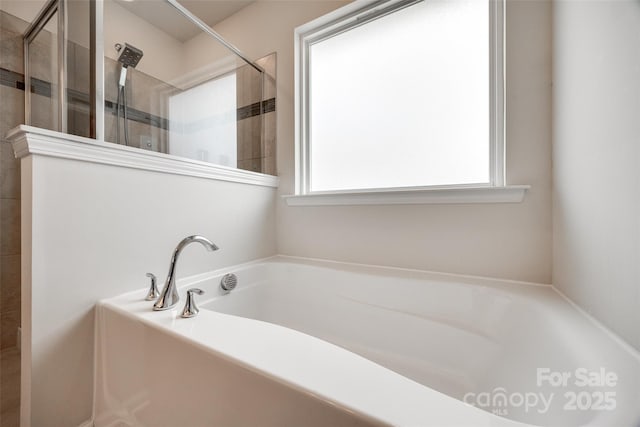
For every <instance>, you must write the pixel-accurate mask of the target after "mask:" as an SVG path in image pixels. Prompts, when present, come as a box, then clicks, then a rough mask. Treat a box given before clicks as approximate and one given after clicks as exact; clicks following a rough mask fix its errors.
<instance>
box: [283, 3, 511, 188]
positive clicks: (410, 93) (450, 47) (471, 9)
mask: <svg viewBox="0 0 640 427" xmlns="http://www.w3.org/2000/svg"><path fill="white" fill-rule="evenodd" d="M501 1H502V0H424V1H416V0H408V1H407V0H405V1H402V0H400V1H397V0H391V1H384V2H375V3H371V2H366V3H362V2H355V3H352V4H351V5H349V6H347V7H345V8H342V9H339V10H338V11H336V12H334V13H332V14H329V15H328V16H327V17H323V18H320V19H319V20H316V21H313V22H311V23H309V24H307V25H305V26H303V27H300V28H299V29H298V30H297V31H296V43H297V49H296V51H297V55H298V56H297V61H296V62H297V63H296V67H297V68H296V78H297V81H296V84H297V94H298V96H297V99H298V106H297V110H296V124H297V145H296V147H297V150H298V152H297V194H300V195H305V194H323V193H327V192H330V193H341V192H363V191H365V192H367V191H390V190H394V189H395V190H397V189H402V190H407V189H416V188H443V187H444V188H451V187H463V188H468V187H501V186H503V185H504V179H503V174H504V167H503V164H504V154H503V153H504V149H503V139H504V138H503V133H504V132H503V86H504V84H503V72H502V51H503V49H502V40H503V38H502V29H503V25H502V2H501Z"/></svg>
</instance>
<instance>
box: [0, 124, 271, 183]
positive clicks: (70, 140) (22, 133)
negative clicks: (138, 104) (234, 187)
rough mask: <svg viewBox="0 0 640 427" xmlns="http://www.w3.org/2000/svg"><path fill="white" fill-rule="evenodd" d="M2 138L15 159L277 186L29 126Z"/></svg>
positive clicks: (257, 177)
mask: <svg viewBox="0 0 640 427" xmlns="http://www.w3.org/2000/svg"><path fill="white" fill-rule="evenodd" d="M6 139H7V140H9V141H11V143H12V146H13V150H14V152H15V155H16V158H22V157H26V156H29V155H33V154H35V155H41V156H49V157H58V158H63V159H71V160H78V161H84V162H91V163H99V164H104V165H113V166H120V167H125V168H131V169H141V170H148V171H153V172H161V173H168V174H174V175H184V176H192V177H198V178H205V179H213V180H220V181H230V182H238V183H243V184H252V185H260V186H264V187H277V186H278V184H279V178H278V177H277V176H272V175H265V174H261V173H257V172H251V171H245V170H242V169H236V168H231V167H228V166H219V165H214V164H212V163H207V162H201V161H198V160H191V159H186V158H183V157H178V156H173V155H170V154H164V153H156V152H155V151H146V150H142V149H139V148H134V147H126V146H123V145H118V144H113V143H110V142H104V141H97V140H95V139H91V138H84V137H80V136H75V135H69V134H64V133H60V132H55V131H51V130H46V129H40V128H36V127H33V126H26V125H21V126H18V127H17V128H15V129H13V130H11V131H10V132H9V133H8V134H7V137H6Z"/></svg>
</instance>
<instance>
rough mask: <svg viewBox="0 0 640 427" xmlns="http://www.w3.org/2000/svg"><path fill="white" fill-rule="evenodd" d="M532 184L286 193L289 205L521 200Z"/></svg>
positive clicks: (513, 201) (475, 202)
mask: <svg viewBox="0 0 640 427" xmlns="http://www.w3.org/2000/svg"><path fill="white" fill-rule="evenodd" d="M529 188H530V186H529V185H507V186H502V187H492V186H479V187H449V188H415V189H396V190H367V191H358V192H335V193H314V194H303V195H291V196H282V197H283V198H284V199H285V201H286V202H287V205H288V206H349V205H416V204H466V203H469V204H477V203H520V202H522V200H524V194H525V192H526V191H527V190H528V189H529Z"/></svg>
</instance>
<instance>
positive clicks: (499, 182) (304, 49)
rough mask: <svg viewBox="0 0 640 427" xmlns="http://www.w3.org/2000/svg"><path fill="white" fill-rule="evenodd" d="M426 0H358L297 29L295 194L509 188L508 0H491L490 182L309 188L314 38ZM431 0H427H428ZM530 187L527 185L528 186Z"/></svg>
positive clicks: (324, 37)
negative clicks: (506, 127)
mask: <svg viewBox="0 0 640 427" xmlns="http://www.w3.org/2000/svg"><path fill="white" fill-rule="evenodd" d="M421 1H425V0H380V1H375V2H371V1H368V0H357V1H355V2H353V3H351V4H349V5H347V6H345V7H342V8H340V9H338V10H336V11H333V12H331V13H329V14H327V15H325V16H322V17H320V18H318V19H316V20H314V21H312V22H310V23H308V24H305V25H303V26H301V27H298V28H297V29H296V31H295V56H296V58H295V99H296V111H295V139H296V141H295V150H296V153H295V160H296V165H295V169H296V171H295V194H296V195H298V196H313V195H327V194H336V195H348V194H361V193H368V194H375V193H382V194H387V195H388V194H391V193H398V192H406V191H407V190H411V191H421V190H426V191H427V192H428V193H429V194H433V192H434V191H436V190H456V189H473V188H483V189H486V188H487V187H490V188H496V189H498V188H505V187H506V184H505V182H506V181H505V121H504V114H505V108H504V105H505V97H504V95H505V89H504V88H505V79H504V76H505V72H504V51H505V49H504V28H505V25H504V1H505V0H489V1H488V7H489V40H488V41H489V44H490V46H489V91H490V95H489V98H490V105H489V111H490V118H489V141H490V143H489V174H490V177H489V183H486V184H454V185H447V186H435V185H433V186H423V187H418V186H416V187H403V188H398V187H392V188H371V189H364V190H361V189H352V190H340V191H311V189H310V161H311V159H310V150H309V148H310V121H309V120H310V117H309V112H310V108H309V106H310V92H309V78H310V75H309V59H310V55H309V51H310V46H311V45H313V44H314V43H318V42H321V41H323V40H326V39H328V38H330V37H333V36H335V35H337V34H340V33H342V32H345V31H349V30H350V29H352V28H355V27H357V26H360V25H364V24H366V23H368V22H371V21H373V20H375V19H377V18H380V17H382V16H385V15H388V14H391V13H394V12H396V11H398V10H401V9H404V8H406V7H410V6H412V5H414V4H416V3H419V2H421ZM427 1H428V0H427ZM525 187H526V186H525Z"/></svg>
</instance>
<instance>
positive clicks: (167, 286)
mask: <svg viewBox="0 0 640 427" xmlns="http://www.w3.org/2000/svg"><path fill="white" fill-rule="evenodd" d="M194 242H198V243H200V244H201V245H202V246H204V247H205V248H206V249H207V250H208V251H210V252H211V251H216V250H218V247H217V246H216V245H215V244H214V243H213V242H212V241H211V240H209V239H207V238H206V237H202V236H189V237H185V238H184V239H182V241H181V242H180V243H178V246H176V249H175V250H174V251H173V255H172V256H171V263H170V264H169V275H168V276H167V281H166V282H165V283H164V288H163V289H162V292H160V297H159V298H158V300H157V301H156V302H155V304H153V309H154V310H156V311H159V310H168V309H170V308H172V307H173V306H175V305H176V304H177V303H178V301H179V300H180V297H179V296H178V289H177V288H176V263H177V261H178V257H179V256H180V252H182V250H183V249H184V248H185V247H186V246H188V245H189V244H191V243H194Z"/></svg>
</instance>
